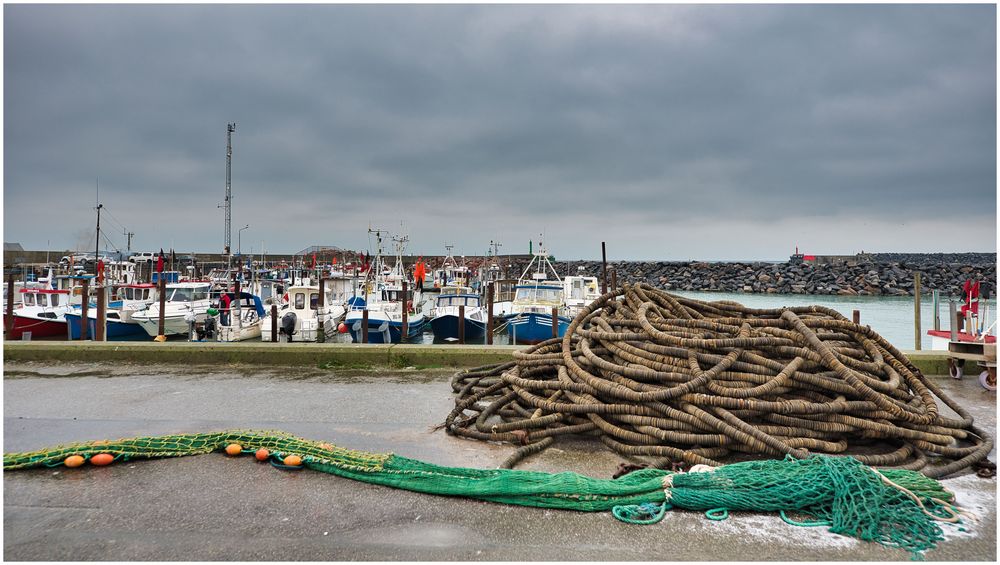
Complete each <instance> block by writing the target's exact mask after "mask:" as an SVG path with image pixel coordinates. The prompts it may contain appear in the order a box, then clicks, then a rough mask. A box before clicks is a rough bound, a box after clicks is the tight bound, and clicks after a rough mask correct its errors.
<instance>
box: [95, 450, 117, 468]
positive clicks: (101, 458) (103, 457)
mask: <svg viewBox="0 0 1000 565" xmlns="http://www.w3.org/2000/svg"><path fill="white" fill-rule="evenodd" d="M114 460H115V456H114V455H111V454H110V453H98V454H97V455H94V456H93V457H91V458H90V463H91V465H97V466H98V467H103V466H104V465H110V464H111V462H112V461H114Z"/></svg>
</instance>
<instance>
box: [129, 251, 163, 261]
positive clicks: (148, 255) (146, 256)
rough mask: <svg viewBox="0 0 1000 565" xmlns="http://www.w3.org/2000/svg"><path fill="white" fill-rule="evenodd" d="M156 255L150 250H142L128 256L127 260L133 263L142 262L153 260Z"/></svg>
mask: <svg viewBox="0 0 1000 565" xmlns="http://www.w3.org/2000/svg"><path fill="white" fill-rule="evenodd" d="M156 256H157V255H156V253H153V252H152V251H143V252H140V253H136V254H134V255H132V256H131V257H129V258H128V260H129V261H131V262H133V263H144V262H146V261H155V260H156Z"/></svg>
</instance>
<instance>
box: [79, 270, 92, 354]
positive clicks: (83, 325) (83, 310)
mask: <svg viewBox="0 0 1000 565" xmlns="http://www.w3.org/2000/svg"><path fill="white" fill-rule="evenodd" d="M80 286H81V287H82V288H81V290H80V293H81V300H80V340H81V341H83V340H86V339H87V308H88V307H89V306H90V303H89V302H90V300H89V299H90V282H89V281H88V280H87V279H83V281H81V283H80Z"/></svg>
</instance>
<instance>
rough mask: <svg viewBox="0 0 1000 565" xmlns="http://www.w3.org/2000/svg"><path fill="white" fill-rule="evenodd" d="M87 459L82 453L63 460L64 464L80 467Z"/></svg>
mask: <svg viewBox="0 0 1000 565" xmlns="http://www.w3.org/2000/svg"><path fill="white" fill-rule="evenodd" d="M86 461H87V460H86V459H84V458H83V457H82V456H80V455H70V456H69V457H67V458H66V460H65V461H63V465H66V466H67V467H79V466H80V465H83V464H84V463H85V462H86Z"/></svg>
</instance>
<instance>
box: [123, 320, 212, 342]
mask: <svg viewBox="0 0 1000 565" xmlns="http://www.w3.org/2000/svg"><path fill="white" fill-rule="evenodd" d="M184 318H185V317H184V316H176V315H175V316H164V318H163V335H188V333H189V332H190V326H189V325H188V322H187V320H185V319H184ZM205 318H206V315H205V314H198V315H197V316H196V320H197V321H198V322H204V321H205ZM132 321H134V322H138V323H139V325H140V326H141V327H142V329H143V330H144V331H145V332H146V333H147V334H149V335H150V336H151V337H156V336H157V335H159V325H160V320H159V318H158V317H153V318H143V317H138V316H133V317H132Z"/></svg>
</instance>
